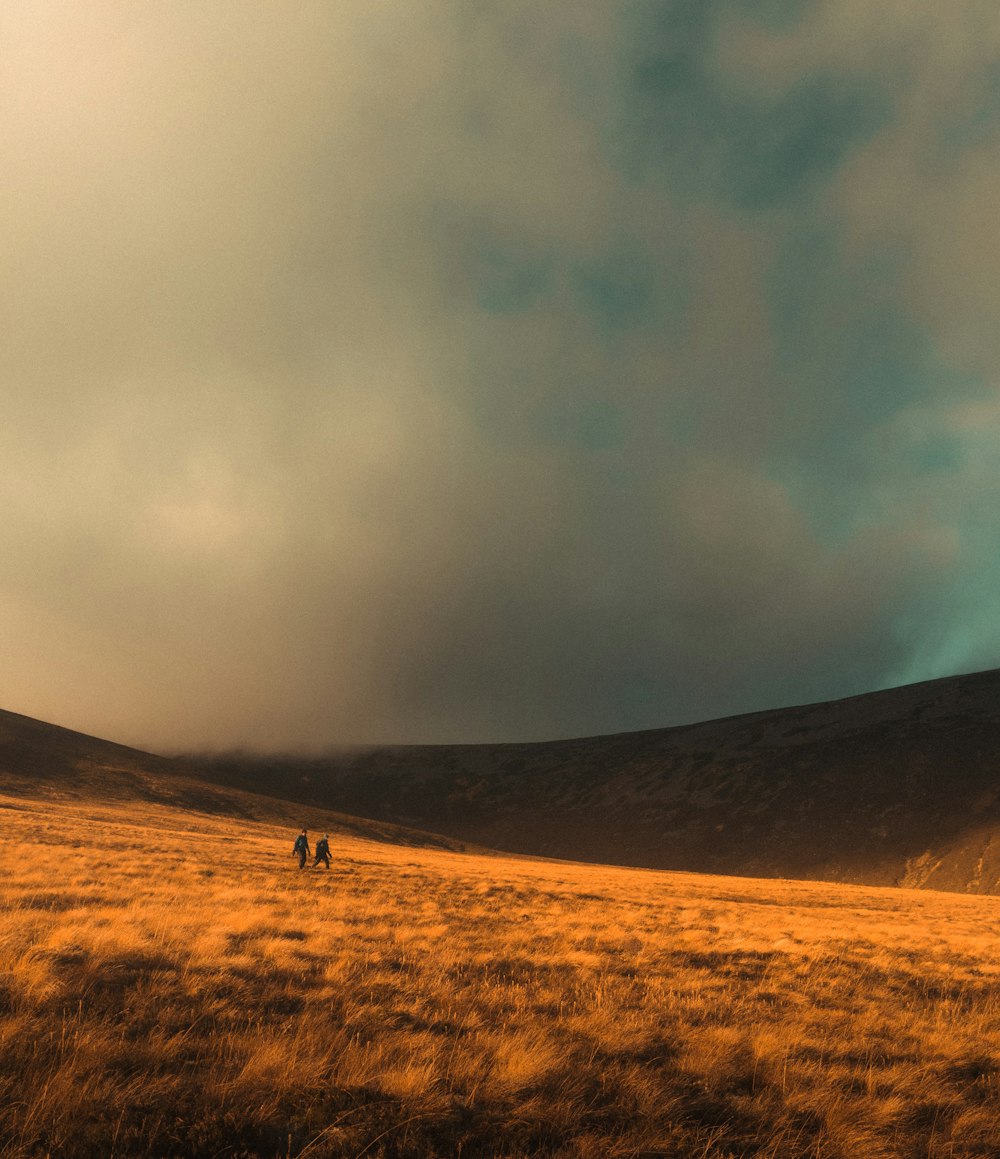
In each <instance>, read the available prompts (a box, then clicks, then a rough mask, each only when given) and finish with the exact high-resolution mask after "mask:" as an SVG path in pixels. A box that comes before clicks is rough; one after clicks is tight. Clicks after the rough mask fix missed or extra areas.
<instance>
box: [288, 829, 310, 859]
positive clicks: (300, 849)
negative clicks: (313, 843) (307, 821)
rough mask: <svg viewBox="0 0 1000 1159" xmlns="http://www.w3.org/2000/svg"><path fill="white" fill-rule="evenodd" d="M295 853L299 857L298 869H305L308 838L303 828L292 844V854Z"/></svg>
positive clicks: (307, 854)
mask: <svg viewBox="0 0 1000 1159" xmlns="http://www.w3.org/2000/svg"><path fill="white" fill-rule="evenodd" d="M296 855H297V856H298V859H299V869H305V867H306V858H307V857H308V856H309V838H308V837H307V836H306V831H305V829H303V830H302V832H301V833H300V834H299V835H298V837H296V838H295V844H294V845H293V846H292V856H293V857H295V856H296Z"/></svg>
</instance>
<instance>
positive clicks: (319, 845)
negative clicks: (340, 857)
mask: <svg viewBox="0 0 1000 1159" xmlns="http://www.w3.org/2000/svg"><path fill="white" fill-rule="evenodd" d="M329 836H330V834H329V833H324V834H323V836H322V837H321V838H320V839H319V840H318V841H317V842H316V860H315V861H314V862H313V863H312V867H313V869H315V868H316V866H317V865H319V863H320V862H321V861H322V862H323V864H324V865H325V866H326V867H327V869H329V868H330V842H329V840H328V838H329Z"/></svg>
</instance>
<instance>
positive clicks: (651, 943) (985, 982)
mask: <svg viewBox="0 0 1000 1159" xmlns="http://www.w3.org/2000/svg"><path fill="white" fill-rule="evenodd" d="M0 837H2V843H0V881H2V882H3V885H2V887H0V889H2V895H0V900H2V909H0V1044H2V1045H0V1155H2V1156H4V1157H8V1159H14V1157H23V1156H43V1155H52V1156H59V1157H63V1156H66V1157H71V1156H72V1157H76V1156H86V1157H87V1159H90V1157H92V1156H129V1155H154V1156H220V1157H222V1156H229V1157H235V1156H267V1157H271V1156H275V1157H278V1156H280V1157H284V1159H290V1157H300V1159H307V1157H310V1159H322V1157H323V1156H357V1157H361V1156H364V1157H368V1159H377V1157H378V1156H383V1157H388V1156H424V1157H429V1156H451V1155H455V1156H464V1157H467V1159H472V1157H480V1156H496V1157H500V1156H504V1157H509V1159H513V1157H515V1156H524V1157H526V1156H567V1157H568V1156H589V1157H593V1159H605V1157H607V1156H677V1157H685V1159H687V1157H692V1156H693V1157H704V1159H708V1157H717V1159H721V1157H723V1156H759V1157H767V1159H777V1157H779V1156H783V1157H799V1156H814V1157H817V1159H821V1157H834V1156H842V1157H845V1159H846V1157H851V1159H857V1157H862V1159H868V1157H878V1156H930V1157H941V1159H944V1157H948V1159H957V1157H959V1156H972V1155H983V1156H996V1155H998V1154H1000V964H998V960H997V947H998V944H1000V899H992V898H981V897H967V896H958V895H949V894H933V893H919V892H906V891H901V890H878V889H869V888H861V887H848V886H827V885H821V884H815V883H800V882H790V881H751V880H740V879H736V878H721V877H701V876H696V875H689V874H673V873H662V872H656V873H653V872H643V871H638V870H621V869H609V868H602V867H593V866H581V865H572V864H563V863H558V862H537V861H528V860H517V859H513V858H511V859H506V858H494V857H481V856H473V855H471V854H461V853H447V852H441V851H434V850H424V849H412V848H401V847H397V846H392V845H386V844H377V843H373V842H366V841H363V840H359V839H357V838H342V837H339V836H337V835H334V839H333V841H332V842H331V844H332V845H333V850H334V868H333V871H332V872H329V873H327V872H326V871H325V870H322V869H318V870H315V871H312V870H307V871H305V872H300V871H299V870H298V869H297V868H296V865H295V862H294V861H293V859H292V857H291V853H290V851H291V844H292V840H293V838H294V833H293V832H291V831H288V830H285V829H277V828H275V827H272V826H268V825H266V824H263V823H248V822H236V821H231V820H227V819H225V818H220V817H212V816H209V815H199V814H183V813H181V812H180V811H175V810H172V809H170V808H166V807H159V808H158V807H155V806H144V807H143V809H142V811H141V813H140V812H139V811H138V810H136V809H135V808H134V807H130V806H128V805H127V804H125V803H119V804H116V805H114V806H112V805H107V806H103V807H101V806H97V805H95V806H93V807H87V806H85V805H84V804H82V803H79V802H76V803H65V804H60V803H58V802H46V803H45V804H44V805H41V804H32V803H31V802H30V801H26V800H24V799H18V798H11V797H3V798H0Z"/></svg>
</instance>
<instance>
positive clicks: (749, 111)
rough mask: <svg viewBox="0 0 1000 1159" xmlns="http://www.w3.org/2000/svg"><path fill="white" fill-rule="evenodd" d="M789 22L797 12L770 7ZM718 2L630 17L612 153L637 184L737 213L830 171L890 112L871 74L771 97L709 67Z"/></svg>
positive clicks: (804, 83)
mask: <svg viewBox="0 0 1000 1159" xmlns="http://www.w3.org/2000/svg"><path fill="white" fill-rule="evenodd" d="M771 8H772V11H771V20H772V21H774V20H778V17H779V16H780V17H781V20H778V23H779V24H780V23H781V22H782V20H792V19H793V17H794V15H795V14H796V13H797V9H796V8H795V6H787V5H777V6H771ZM729 11H731V6H730V5H729V4H728V3H727V2H726V0H715V2H714V3H713V2H712V0H703V2H699V0H646V2H645V3H643V4H640V5H636V6H635V7H634V8H632V9H630V15H629V19H628V20H627V22H626V28H627V32H626V36H625V39H624V43H625V46H626V47H625V49H624V52H623V57H622V71H621V76H620V83H619V91H620V100H621V110H620V117H619V121H618V125H617V129H616V132H615V138H614V139H615V148H616V150H617V151H618V154H619V156H620V158H621V161H622V164H623V165H624V166H625V168H626V169H627V170H628V171H629V172H631V173H632V174H633V176H634V177H636V178H639V179H649V178H651V177H653V176H654V175H655V176H657V177H658V178H659V179H660V180H663V181H665V182H666V184H667V186H668V188H670V189H671V191H672V192H673V193H674V195H675V196H678V197H681V198H684V199H687V200H692V199H694V200H700V199H705V198H709V199H718V200H721V201H724V202H728V203H730V204H732V205H733V206H734V207H736V208H739V209H742V210H746V211H754V210H764V209H769V208H771V207H774V206H781V205H784V204H787V203H789V202H791V201H793V200H794V199H796V198H797V197H799V196H801V195H802V194H803V193H804V192H806V191H807V190H809V189H810V188H812V187H814V186H815V185H816V184H818V183H820V182H822V181H823V180H824V179H825V178H827V177H828V176H829V175H830V174H831V173H832V172H834V171H835V170H836V169H837V168H838V166H839V165H840V164H842V162H843V161H844V159H845V158H846V157H847V156H848V155H849V154H850V152H851V150H852V149H854V148H855V147H857V146H858V145H860V144H862V143H864V142H865V141H867V140H869V139H870V138H871V137H872V135H873V134H874V133H876V132H877V131H878V130H879V129H881V128H882V127H884V125H885V124H886V123H887V122H888V121H889V119H890V116H891V103H890V101H889V97H888V93H887V91H886V89H885V88H884V86H883V85H882V83H881V82H880V80H879V78H877V77H873V78H868V79H864V78H861V77H854V76H850V75H847V74H837V75H833V74H830V75H824V74H822V73H820V74H816V75H813V76H811V77H808V78H806V79H803V80H801V81H799V82H798V83H797V84H795V85H794V86H793V87H792V88H790V89H789V90H788V91H786V92H785V93H784V94H781V95H779V96H777V97H772V96H771V95H769V94H765V93H762V92H760V91H746V90H744V89H741V88H739V87H737V86H736V85H735V84H734V83H733V81H732V80H731V79H730V78H727V77H726V76H724V75H723V74H721V73H720V72H719V71H718V69H717V68H716V65H715V61H714V51H715V44H716V34H717V28H718V22H719V21H720V19H722V18H723V17H724V16H725V15H726V13H727V12H729Z"/></svg>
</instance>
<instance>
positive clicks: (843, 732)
mask: <svg viewBox="0 0 1000 1159" xmlns="http://www.w3.org/2000/svg"><path fill="white" fill-rule="evenodd" d="M194 771H195V769H194V767H192V772H194ZM197 775H199V776H203V777H205V776H207V777H209V778H210V779H212V780H213V781H214V782H216V783H218V784H222V785H227V786H230V787H238V788H244V789H247V788H253V789H255V790H257V791H260V792H265V793H271V794H274V795H276V796H282V797H285V798H292V799H295V800H298V801H301V802H303V803H309V804H312V805H315V806H325V807H336V808H337V809H339V810H343V811H346V812H349V813H352V814H357V815H360V816H365V817H372V818H378V819H381V820H384V821H391V822H394V823H397V824H405V825H413V826H418V827H420V828H426V829H431V830H433V831H435V832H441V833H446V834H449V835H451V836H452V837H454V838H458V839H462V840H467V841H474V842H477V843H479V844H481V845H486V846H490V847H493V848H499V849H505V850H510V851H515V852H520V853H525V854H543V855H547V856H554V857H562V858H569V859H573V860H587V861H596V862H606V863H614V864H621V865H633V866H647V867H654V868H663V869H683V870H695V871H699V872H710V873H729V874H750V875H757V876H775V877H794V878H811V879H823V880H829V881H842V882H863V883H869V884H885V885H891V884H901V885H906V886H915V887H919V886H924V887H932V888H937V889H948V890H959V891H967V892H973V893H997V892H1000V671H990V672H982V673H978V674H974V675H968V676H955V677H950V678H946V679H941V680H933V681H927V682H925V683H921V684H913V685H908V686H906V687H902V688H895V689H890V690H887V691H882V692H873V693H869V694H866V695H862V696H854V697H850V698H848V699H844V700H838V701H832V702H828V703H822V704H813V705H806V706H802V707H796V708H786V709H777V710H774V711H768V712H757V713H751V714H749V715H744V716H737V717H731V718H727V719H724V720H716V721H709V722H705V723H701V724H693V725H688V726H682V727H677V728H668V729H662V730H655V731H648V732H638V733H624V734H619V735H615V736H604V737H588V738H581V739H576V740H563V741H552V742H547V743H539V744H497V745H451V746H433V745H432V746H392V747H377V748H367V749H351V750H344V751H339V752H335V753H330V754H328V755H325V756H322V757H316V758H309V759H305V758H293V757H280V756H270V757H266V758H261V757H249V756H246V755H240V756H229V757H217V758H215V759H213V760H211V761H208V760H202V761H198V762H197Z"/></svg>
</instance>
